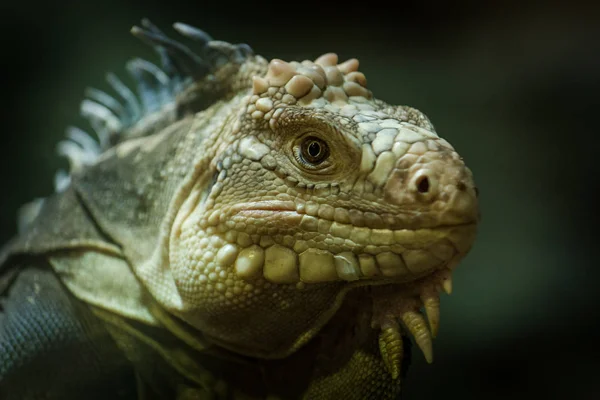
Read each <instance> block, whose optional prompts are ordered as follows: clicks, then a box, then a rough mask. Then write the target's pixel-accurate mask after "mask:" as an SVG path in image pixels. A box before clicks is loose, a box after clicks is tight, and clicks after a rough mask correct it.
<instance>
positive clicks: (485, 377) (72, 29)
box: [0, 0, 600, 400]
mask: <svg viewBox="0 0 600 400" xmlns="http://www.w3.org/2000/svg"><path fill="white" fill-rule="evenodd" d="M208 3H209V2H200V1H197V2H182V1H175V0H171V1H168V2H167V1H165V2H159V1H156V0H145V1H129V2H127V3H126V4H125V2H122V1H117V0H104V1H96V2H83V1H80V2H63V3H61V4H60V5H52V4H50V3H49V2H46V3H43V4H42V3H41V2H40V3H39V4H38V3H35V2H34V3H31V2H25V1H21V2H17V1H11V2H10V3H7V2H6V1H5V0H3V3H2V5H0V9H1V10H0V11H1V16H0V18H1V21H2V23H1V24H0V30H1V31H2V32H1V34H0V41H1V43H0V50H1V54H2V62H1V66H2V69H3V71H2V74H1V75H0V76H1V77H2V78H1V79H2V86H1V90H2V99H3V100H4V105H3V106H2V107H1V108H0V110H1V111H0V112H1V113H2V119H1V122H0V132H1V135H2V137H1V140H0V163H1V164H0V167H1V169H0V171H1V172H0V173H1V175H0V184H1V189H0V190H1V193H2V194H1V196H0V242H4V241H6V240H7V239H9V238H10V237H11V236H12V235H13V234H14V233H15V232H16V219H15V214H16V211H17V209H18V207H19V206H20V205H21V204H23V203H25V202H27V201H29V200H32V199H34V198H36V197H41V196H46V195H48V194H50V193H51V192H52V190H53V187H52V182H53V175H54V172H55V171H56V169H58V168H59V167H66V166H67V164H66V161H65V160H64V159H60V158H58V157H57V156H56V155H55V154H54V149H55V144H56V143H57V141H59V140H60V139H61V138H62V137H63V135H64V129H65V127H66V126H67V125H69V124H77V125H80V126H82V127H85V126H84V125H83V124H82V120H81V118H80V117H79V116H78V106H79V101H80V100H81V98H82V96H83V92H84V89H85V88H86V87H87V86H88V85H91V86H96V87H99V88H102V89H107V86H106V84H105V81H104V74H105V72H107V71H114V72H116V73H118V74H119V75H120V76H122V77H124V76H125V75H126V73H125V70H124V63H125V62H126V61H127V60H128V59H129V58H131V57H133V56H141V57H145V58H149V59H151V60H153V61H156V58H155V54H154V53H153V52H152V51H151V50H150V49H149V48H147V47H146V46H145V45H144V44H142V43H140V42H139V41H138V40H137V39H135V38H133V37H132V36H131V35H130V34H129V33H128V32H129V29H130V27H131V26H132V25H133V24H136V23H138V21H139V20H140V19H141V18H142V17H149V18H150V19H151V20H152V21H153V22H155V23H156V24H158V25H159V26H161V27H164V28H165V29H166V30H167V31H168V32H171V33H172V30H171V29H170V27H169V26H170V24H171V23H172V22H174V21H182V22H187V23H190V24H193V25H196V26H198V27H200V28H202V29H204V30H206V31H208V32H209V33H210V34H211V35H212V36H213V37H215V38H217V39H222V40H226V41H230V42H233V43H238V42H246V43H249V44H250V45H251V46H252V47H253V48H254V50H255V51H256V52H257V53H259V54H261V55H263V56H265V57H266V58H274V57H277V58H283V59H285V60H292V59H298V60H302V59H305V58H315V57H316V56H318V55H320V54H322V53H324V52H328V51H335V52H337V53H338V54H339V55H340V58H341V59H345V58H349V57H357V58H359V59H360V60H361V70H362V71H363V72H364V73H365V74H366V76H367V79H368V81H369V86H370V88H371V90H373V92H374V93H375V95H376V96H377V97H379V98H382V99H384V100H386V101H388V102H390V103H394V104H409V105H411V106H414V107H417V108H419V109H421V110H422V111H424V112H425V113H426V114H427V115H429V117H430V118H431V120H432V121H433V123H434V124H435V126H436V128H437V130H438V133H439V134H440V135H441V136H443V137H445V138H447V139H448V140H449V141H450V142H451V143H453V144H454V146H455V147H456V148H457V149H458V150H459V152H460V153H461V154H462V155H463V156H464V157H465V159H466V161H467V163H468V164H469V165H470V167H471V169H472V170H473V171H474V174H475V178H476V180H477V183H478V185H479V188H480V193H481V195H480V199H481V203H482V214H483V221H482V225H481V231H480V235H479V238H478V240H477V243H476V245H475V247H474V249H473V250H472V252H471V254H470V255H469V256H468V257H467V259H466V260H465V261H464V263H463V264H462V265H461V267H460V268H459V269H458V270H457V272H456V274H455V279H454V292H453V294H452V295H451V296H444V298H443V299H442V328H441V331H440V336H439V338H438V339H436V341H435V345H434V352H435V361H434V363H433V364H432V365H427V364H426V363H425V362H424V360H423V357H422V355H421V354H420V353H418V352H414V361H413V366H412V368H411V370H410V371H409V375H408V379H407V381H406V383H405V399H406V400H410V399H432V398H436V397H440V396H444V397H445V396H451V397H455V396H456V397H457V398H461V399H464V400H466V399H481V398H486V399H505V398H517V399H520V398H523V399H525V398H530V397H531V396H532V395H539V396H540V397H542V398H560V399H598V398H600V383H598V379H599V373H600V368H599V365H600V363H599V362H598V361H599V357H598V353H597V352H596V351H595V350H596V348H597V346H596V341H598V340H600V330H599V328H600V323H599V318H600V304H599V303H598V299H599V297H600V296H598V289H597V287H598V285H599V284H600V279H599V278H600V273H599V271H598V267H597V265H596V264H597V259H598V257H597V254H598V253H596V252H595V251H592V250H593V249H592V247H593V246H598V245H600V244H599V243H598V240H597V239H598V235H597V232H598V229H599V227H598V222H599V218H598V212H597V205H598V196H597V195H596V194H595V193H596V189H597V188H598V181H599V177H598V173H599V172H600V168H598V163H600V156H599V155H598V147H599V146H598V145H599V144H600V138H599V135H600V132H599V130H598V129H597V124H596V121H595V120H596V119H597V118H598V115H599V114H600V109H599V107H598V106H599V105H600V102H599V101H598V96H599V93H600V13H598V8H597V7H594V6H591V5H586V3H583V2H576V1H569V2H566V5H564V4H563V5H560V3H556V4H555V3H548V2H545V3H542V2H539V3H532V2H529V3H527V2H514V3H511V2H499V3H501V4H498V5H497V6H490V5H489V4H488V5H486V4H485V2H475V1H461V2H454V3H452V4H449V3H442V2H439V4H438V3H436V2H420V3H416V4H411V3H409V2H395V3H394V4H393V5H384V4H378V3H377V2H370V3H369V5H366V4H361V3H357V4H353V3H350V2H337V3H336V2H276V3H273V4H268V3H265V2H245V3H241V2H239V3H240V4H238V3H236V2H227V1H218V2H210V4H208ZM86 128H87V127H86Z"/></svg>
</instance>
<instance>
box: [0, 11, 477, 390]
mask: <svg viewBox="0 0 600 400" xmlns="http://www.w3.org/2000/svg"><path fill="white" fill-rule="evenodd" d="M174 29H175V30H176V31H177V32H179V33H180V34H181V35H182V37H183V38H182V40H184V41H186V43H183V42H181V41H176V40H174V39H171V38H169V37H168V36H167V35H166V34H165V33H164V32H162V31H161V30H160V29H159V28H157V27H156V26H155V25H153V24H152V23H151V22H149V21H148V20H143V21H142V24H141V27H137V26H136V27H133V28H132V33H133V34H134V35H135V36H137V37H139V38H140V39H142V40H143V41H144V42H146V43H148V44H150V45H152V46H153V48H154V49H155V50H156V51H157V53H158V55H159V57H160V63H161V66H160V67H158V66H157V65H155V64H153V63H151V62H149V61H146V60H142V59H134V60H132V61H131V62H129V63H128V64H127V70H128V71H129V72H130V73H131V75H132V77H133V79H134V81H135V83H136V85H137V87H136V89H135V92H136V93H134V91H132V90H131V89H129V88H128V87H127V86H126V85H125V84H124V83H123V82H122V81H121V80H120V79H119V78H117V76H116V75H113V74H109V75H108V76H107V79H108V81H109V83H110V85H111V86H112V88H113V89H114V90H115V96H113V95H109V94H107V93H106V92H103V91H100V90H97V89H89V90H88V91H87V97H88V98H87V99H86V100H84V101H83V102H82V104H81V112H82V114H83V115H84V116H85V117H87V119H88V120H89V122H90V125H91V127H92V128H93V129H94V131H95V133H96V136H97V138H98V140H95V139H93V138H92V136H90V135H89V134H87V133H86V132H84V131H83V130H81V129H79V128H70V129H69V130H68V133H67V135H68V138H67V139H66V140H65V141H62V142H60V143H59V145H58V152H59V153H60V154H62V155H64V156H66V157H67V158H68V160H69V163H70V170H69V172H68V173H67V172H59V173H58V174H57V178H56V183H55V184H56V193H55V194H53V195H51V196H49V197H47V198H45V199H41V200H37V201H35V202H33V203H31V204H29V205H28V206H27V207H25V208H24V209H23V210H22V212H21V215H20V232H19V234H18V236H17V237H16V238H15V239H14V240H12V241H11V242H10V243H8V244H7V245H6V246H5V247H4V250H3V252H2V254H1V256H0V265H1V267H0V294H1V303H0V304H1V307H2V308H1V309H0V398H2V399H30V398H44V399H72V398H77V399H80V398H86V399H90V398H111V399H112V398H169V399H175V398H176V399H193V398H198V399H341V398H343V399H348V400H349V399H367V400H369V399H394V398H398V396H399V394H400V390H401V380H402V379H403V377H404V375H405V372H406V368H407V366H408V361H409V353H410V351H409V350H410V345H411V340H412V342H414V343H415V344H416V345H417V346H418V347H419V348H420V349H421V351H422V353H423V354H424V357H425V359H426V360H427V361H428V362H431V361H432V338H434V337H435V336H436V334H437V333H438V328H439V317H440V309H439V304H440V300H439V293H441V292H442V291H446V292H447V293H450V291H451V287H452V285H451V274H452V271H453V270H454V268H455V267H456V266H457V264H458V263H459V261H460V260H462V259H463V258H464V257H465V255H466V254H467V253H468V251H469V250H470V248H471V247H472V245H473V242H474V240H475V236H476V228H477V224H478V221H479V209H478V201H477V188H476V187H475V184H474V181H473V177H472V173H471V171H470V170H469V168H467V167H466V165H465V163H464V161H463V159H462V158H461V157H460V156H459V155H458V153H457V152H456V151H455V150H454V149H453V147H452V146H451V145H450V144H449V143H448V142H447V141H446V140H444V139H442V138H440V137H439V136H438V135H437V133H436V131H435V129H434V127H433V125H432V124H431V122H430V121H429V119H428V118H427V117H426V116H425V115H424V114H423V113H421V112H420V111H418V110H416V109H414V108H411V107H408V106H394V105H390V104H387V103H385V102H384V101H382V100H379V99H377V98H375V97H374V96H373V94H372V92H371V91H370V90H369V89H368V88H367V81H366V78H365V75H364V74H363V73H361V72H359V70H358V67H359V62H358V60H356V59H349V60H347V61H344V62H339V60H338V56H337V55H336V54H335V53H327V54H324V55H322V56H320V57H318V58H316V59H315V60H314V61H309V60H305V61H302V62H295V61H293V62H285V61H283V60H280V59H272V60H271V61H267V60H266V59H265V58H263V57H261V56H260V55H255V54H254V52H253V51H252V50H251V48H250V47H249V46H248V45H245V44H236V45H234V44H230V43H226V42H223V41H218V40H213V39H212V38H211V37H210V36H209V35H208V34H207V33H205V32H203V31H202V30H200V29H197V28H195V27H192V26H190V25H186V24H183V23H176V24H174ZM192 49H194V50H192ZM116 98H120V100H117V99H116ZM411 338H412V339H411Z"/></svg>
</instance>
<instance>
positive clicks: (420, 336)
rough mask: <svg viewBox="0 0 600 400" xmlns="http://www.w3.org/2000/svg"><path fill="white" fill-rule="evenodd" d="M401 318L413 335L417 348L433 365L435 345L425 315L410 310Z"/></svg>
mask: <svg viewBox="0 0 600 400" xmlns="http://www.w3.org/2000/svg"><path fill="white" fill-rule="evenodd" d="M401 318H402V322H404V325H406V328H407V329H408V330H409V331H410V333H411V334H412V335H413V337H414V339H415V342H416V343H417V346H419V348H420V349H421V351H422V352H423V355H424V356H425V360H427V362H428V363H430V364H431V363H432V362H433V344H432V339H431V333H430V332H429V328H428V327H427V323H426V322H425V319H424V318H423V315H422V314H421V313H420V312H418V311H414V310H409V311H406V312H404V313H403V314H402V317H401Z"/></svg>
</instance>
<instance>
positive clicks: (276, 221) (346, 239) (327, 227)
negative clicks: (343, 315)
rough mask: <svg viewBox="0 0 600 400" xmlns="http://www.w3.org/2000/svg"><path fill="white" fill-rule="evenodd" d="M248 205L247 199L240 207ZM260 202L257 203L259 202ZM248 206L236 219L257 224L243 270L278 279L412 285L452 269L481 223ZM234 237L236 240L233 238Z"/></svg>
mask: <svg viewBox="0 0 600 400" xmlns="http://www.w3.org/2000/svg"><path fill="white" fill-rule="evenodd" d="M240 206H241V205H240ZM255 207H256V205H255ZM255 207H253V208H251V209H249V208H247V207H243V208H241V207H240V208H241V209H238V210H236V211H235V213H234V215H232V216H231V217H230V221H232V225H235V226H236V227H238V226H240V227H241V225H242V224H243V225H245V226H251V227H252V231H251V232H248V233H245V232H241V233H239V232H238V233H236V234H237V235H238V237H237V242H238V243H239V242H240V240H239V239H240V236H241V237H243V238H245V239H246V240H245V242H246V243H245V244H247V245H249V244H252V243H254V246H247V245H246V246H242V247H246V249H244V250H242V251H241V252H240V254H239V255H238V257H237V261H236V270H237V272H238V274H239V275H241V276H245V275H248V274H250V275H257V274H259V273H260V272H262V275H264V278H265V279H266V280H267V281H270V282H272V283H276V284H283V283H300V284H314V283H326V282H336V281H345V282H348V283H351V284H354V285H365V284H373V285H379V284H386V283H405V282H411V281H415V280H418V279H420V278H422V277H425V276H427V275H430V274H431V273H433V272H435V271H437V270H443V269H448V268H450V269H452V268H454V267H455V265H456V264H457V263H458V262H459V261H460V259H461V258H462V257H463V256H464V255H465V254H466V253H467V252H468V250H469V248H470V246H471V244H472V242H473V240H474V237H475V228H476V224H475V223H464V224H456V225H445V226H436V227H428V228H423V229H406V228H398V229H382V228H370V227H367V226H353V225H352V224H348V223H341V222H338V221H331V220H328V219H325V218H320V217H313V216H310V215H306V214H301V213H298V212H296V211H295V210H294V211H292V210H290V209H289V208H281V206H279V205H277V208H275V206H271V207H265V206H264V205H261V208H260V209H257V208H255ZM232 239H234V238H230V242H232V241H234V240H232Z"/></svg>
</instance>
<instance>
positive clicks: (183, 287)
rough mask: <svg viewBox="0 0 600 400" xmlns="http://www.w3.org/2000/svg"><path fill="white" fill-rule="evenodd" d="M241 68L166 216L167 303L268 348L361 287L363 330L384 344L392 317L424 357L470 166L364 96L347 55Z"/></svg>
mask: <svg viewBox="0 0 600 400" xmlns="http://www.w3.org/2000/svg"><path fill="white" fill-rule="evenodd" d="M248 65H253V66H254V67H253V68H250V67H246V68H248V69H253V70H254V71H257V70H258V71H260V72H261V73H260V74H255V75H254V76H250V75H249V74H246V73H241V74H240V75H239V76H240V77H241V78H240V79H245V80H246V84H245V85H244V84H240V87H247V89H245V90H242V91H241V92H240V96H239V97H238V98H236V99H233V100H232V103H231V104H232V105H231V107H230V109H231V111H230V112H229V114H227V115H226V117H224V118H223V119H222V121H221V123H220V124H218V125H215V126H214V127H213V128H211V129H212V131H211V132H210V133H209V136H210V140H209V141H208V142H207V143H210V144H209V145H207V148H206V149H203V150H202V151H203V152H204V154H205V156H204V157H201V158H200V163H202V165H204V167H202V169H203V170H204V171H205V173H204V174H202V175H201V176H203V177H204V178H203V179H199V180H198V182H197V183H196V184H195V185H194V188H192V189H190V190H189V192H187V200H186V201H185V202H184V204H183V206H182V207H181V208H180V209H179V210H178V212H177V216H176V217H175V220H174V223H173V225H172V228H171V232H170V235H171V236H170V247H169V257H170V269H171V271H172V274H173V277H174V280H175V283H176V285H177V288H178V291H179V293H180V294H181V298H182V307H181V308H180V309H178V310H176V313H177V314H178V315H180V316H181V317H182V318H183V319H185V320H186V321H188V322H189V323H191V324H192V325H194V326H196V327H198V328H199V329H201V330H202V331H203V332H206V333H208V334H209V335H211V336H213V337H214V338H215V339H216V340H217V341H219V342H220V343H221V344H223V345H224V346H226V347H228V348H230V349H233V350H235V351H237V352H242V353H244V354H248V355H252V356H260V357H281V356H284V355H286V354H289V353H291V352H293V351H295V350H296V349H298V348H299V347H300V346H301V345H302V344H304V343H305V342H307V341H308V340H309V339H310V338H311V337H312V336H313V335H314V334H315V333H316V332H318V331H319V329H320V328H321V327H322V326H323V325H324V324H326V323H327V322H328V320H329V319H330V318H331V316H332V315H333V314H334V313H335V311H336V310H337V309H338V307H339V306H340V304H341V303H342V301H343V298H344V296H345V294H346V293H347V292H348V291H350V290H352V289H355V288H358V287H365V286H370V287H371V289H370V293H371V295H370V297H371V299H370V301H371V304H370V305H365V307H367V306H368V307H373V318H372V326H373V328H375V329H382V330H383V332H384V333H385V334H387V335H388V336H389V337H390V339H389V340H388V339H386V340H388V342H389V343H392V342H393V337H395V336H394V332H397V327H398V324H397V321H400V320H402V321H403V322H404V325H405V326H406V327H407V328H408V330H410V331H412V332H413V333H414V334H415V337H416V341H417V343H418V344H419V345H420V346H421V348H422V349H423V351H424V353H425V355H426V358H427V359H428V360H430V359H431V336H435V334H436V332H437V329H438V318H439V299H438V292H439V290H441V288H442V287H445V288H446V290H447V291H449V290H450V279H451V272H452V270H453V269H454V268H455V266H456V265H457V263H458V261H459V260H460V259H462V258H463V257H464V256H465V254H466V253H467V251H468V250H469V248H470V247H471V245H472V243H473V240H474V234H475V227H476V223H477V220H478V206H477V189H476V187H475V184H474V182H473V177H472V174H471V172H470V170H469V169H468V168H467V167H466V166H465V163H464V161H463V159H462V158H461V157H460V156H459V155H458V154H457V152H456V151H455V150H454V149H453V147H452V146H451V145H450V144H449V143H448V142H447V141H446V140H444V139H442V138H440V137H438V135H437V134H436V132H435V130H434V128H433V126H432V124H431V123H430V122H429V120H428V118H427V117H426V116H425V115H424V114H422V113H421V112H419V111H417V110H415V109H413V108H410V107H405V106H393V105H389V104H386V103H385V102H383V101H381V100H377V99H376V98H374V97H373V95H372V93H371V92H370V91H369V90H368V89H367V88H366V78H365V76H364V74H362V73H361V72H359V71H358V61H357V60H356V59H350V60H348V61H345V62H342V63H339V64H338V57H337V56H336V55H335V54H333V53H329V54H325V55H323V56H321V57H319V58H317V59H316V60H315V61H314V62H312V61H302V62H289V63H288V62H285V61H282V60H279V59H274V60H272V61H270V62H269V63H268V66H267V63H266V61H265V60H264V59H262V58H261V57H254V58H253V59H251V60H249V61H248ZM256 65H261V66H262V67H261V68H260V69H257V68H255V66H256ZM241 71H244V66H242V68H241ZM250 86H251V87H250ZM208 177H210V178H208ZM200 182H201V183H200ZM423 305H424V306H425V308H426V310H427V317H428V318H429V328H428V327H427V324H426V323H425V321H424V319H423V317H422V316H421V314H420V312H419V309H420V308H421V306H423ZM386 332H387V333H386ZM390 335H391V336H390ZM384 336H385V335H384ZM396 336H397V335H396ZM382 340H383V339H382ZM386 343H387V342H386V341H385V340H383V342H382V346H384V347H385V346H387V344H386Z"/></svg>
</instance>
